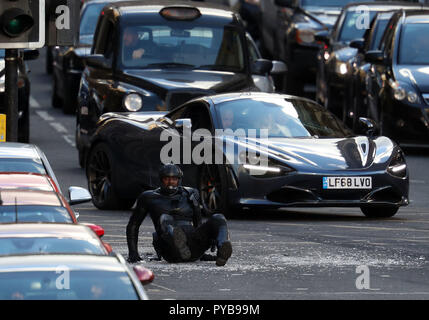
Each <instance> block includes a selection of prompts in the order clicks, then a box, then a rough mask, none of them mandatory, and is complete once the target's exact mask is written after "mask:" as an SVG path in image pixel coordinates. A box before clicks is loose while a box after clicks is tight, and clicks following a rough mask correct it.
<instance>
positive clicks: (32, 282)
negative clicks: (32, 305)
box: [0, 265, 138, 300]
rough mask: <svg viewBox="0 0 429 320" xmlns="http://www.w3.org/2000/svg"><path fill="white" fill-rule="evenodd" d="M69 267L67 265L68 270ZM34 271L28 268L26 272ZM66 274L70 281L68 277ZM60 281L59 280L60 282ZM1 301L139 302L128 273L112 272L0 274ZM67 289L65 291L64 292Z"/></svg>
mask: <svg viewBox="0 0 429 320" xmlns="http://www.w3.org/2000/svg"><path fill="white" fill-rule="evenodd" d="M66 267H67V266H64V269H65V270H67V269H66ZM29 268H31V265H29V266H28V267H27V268H26V270H28V269H29ZM61 275H63V278H59V277H60V276H61ZM65 275H67V278H66V277H65ZM58 279H59V280H60V281H59V280H58ZM0 287H1V288H2V290H1V292H0V299H1V300H137V299H138V296H137V293H136V290H135V289H134V286H133V284H132V282H131V280H130V278H129V276H128V274H127V273H125V272H119V271H109V270H104V269H100V270H91V271H80V270H71V271H69V272H68V273H67V274H66V273H65V271H63V272H60V273H58V272H57V270H56V269H53V270H49V271H21V270H19V272H11V271H4V270H2V271H0ZM65 289H66V290H65Z"/></svg>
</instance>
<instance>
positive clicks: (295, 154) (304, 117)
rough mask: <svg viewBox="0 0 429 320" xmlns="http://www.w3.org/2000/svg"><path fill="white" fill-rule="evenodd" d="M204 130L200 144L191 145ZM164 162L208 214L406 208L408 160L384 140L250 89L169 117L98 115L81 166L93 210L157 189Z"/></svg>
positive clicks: (310, 105) (306, 104) (292, 100)
mask: <svg viewBox="0 0 429 320" xmlns="http://www.w3.org/2000/svg"><path fill="white" fill-rule="evenodd" d="M228 110H229V111H230V112H232V113H233V117H232V118H233V120H232V121H230V122H229V124H228V122H227V121H225V120H223V119H224V112H228ZM266 120H268V122H267V121H266ZM186 128H188V129H189V128H192V129H189V130H192V142H190V138H189V137H191V132H190V131H185V129H186ZM188 129H186V130H188ZM228 129H230V130H228ZM263 129H266V130H267V131H266V132H265V133H267V132H268V134H267V135H265V136H263V134H265V133H264V132H263ZM219 130H220V131H219ZM243 130H244V131H243ZM252 130H254V131H252ZM257 130H260V131H257ZM203 132H204V134H205V137H207V139H208V140H203V142H204V143H206V144H204V143H203V144H201V143H199V142H201V140H200V139H199V138H196V139H195V137H196V136H195V135H199V134H202V135H204V134H203ZM253 134H254V135H253ZM169 137H171V140H170V138H169ZM174 139H177V140H176V142H178V143H181V144H180V146H178V144H175V142H174ZM166 141H168V143H167V142H166ZM170 142H171V144H170ZM186 143H188V145H187V144H186ZM201 146H208V147H207V148H208V149H207V150H209V151H206V149H205V150H204V152H203V154H202V153H201V149H199V148H200V147H201ZM170 147H172V148H171V150H170V149H169V148H170ZM182 148H183V150H182ZM211 148H213V149H214V150H213V151H212V153H211V154H210V150H212V149H211ZM198 151H199V152H198ZM191 153H192V157H191ZM263 155H264V158H263V160H264V161H265V162H262V156H263ZM199 157H201V158H199ZM214 158H215V159H214ZM186 159H187V160H186ZM170 161H171V162H173V163H178V164H181V167H182V169H183V171H184V179H183V185H185V186H192V187H194V188H198V189H199V191H200V194H201V199H202V202H203V205H204V207H205V208H206V209H207V210H208V211H209V212H216V211H221V212H223V213H224V214H226V215H228V214H232V213H233V212H236V211H237V210H239V209H240V208H243V207H253V208H254V207H265V208H279V207H299V206H302V207H323V206H325V207H330V206H351V207H360V208H361V209H362V211H363V212H364V213H365V214H366V215H368V216H379V217H381V216H392V215H393V214H395V213H396V212H397V210H398V208H399V207H400V206H402V205H406V204H408V169H407V165H406V162H405V158H404V156H403V154H402V151H401V149H400V148H399V147H398V146H397V145H396V144H395V143H394V142H392V141H391V140H390V139H389V138H387V137H371V136H369V137H368V136H356V135H353V134H352V132H351V131H350V130H349V129H347V128H346V127H344V126H343V125H342V123H341V121H340V120H338V119H337V118H336V117H335V116H334V115H333V114H331V113H330V112H329V111H327V110H326V109H325V108H323V107H322V106H320V105H318V104H316V103H315V102H313V101H311V100H308V99H304V98H299V97H293V96H286V95H279V94H269V93H255V92H253V93H231V94H223V95H216V96H209V97H202V98H199V99H195V100H192V101H190V102H188V103H186V104H184V105H182V106H181V107H179V108H177V109H175V110H173V111H171V112H169V113H168V114H165V113H159V112H158V113H155V112H152V113H151V112H138V113H134V114H130V113H128V114H122V115H121V114H117V113H109V114H105V115H103V116H102V117H101V119H100V122H99V123H98V129H97V132H96V134H95V135H94V136H93V139H92V145H91V150H90V152H89V156H88V162H87V166H86V168H87V171H86V173H87V179H88V186H89V189H90V192H91V194H92V196H93V203H94V204H95V205H96V206H97V207H98V208H102V209H109V208H110V209H111V208H115V207H121V206H122V207H129V206H131V205H132V204H133V202H134V200H135V199H136V197H137V196H138V195H139V193H140V192H141V191H142V190H146V189H153V188H156V187H157V186H158V185H159V177H158V168H159V167H160V165H161V162H162V163H169V162H170ZM365 179H367V181H368V185H365V186H364V185H363V184H362V183H363V181H364V180H365ZM356 181H357V182H356Z"/></svg>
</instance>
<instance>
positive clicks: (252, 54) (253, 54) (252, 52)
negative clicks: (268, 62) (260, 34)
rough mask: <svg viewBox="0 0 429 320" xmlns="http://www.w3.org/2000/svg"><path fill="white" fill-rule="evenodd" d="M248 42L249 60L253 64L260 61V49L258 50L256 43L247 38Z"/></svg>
mask: <svg viewBox="0 0 429 320" xmlns="http://www.w3.org/2000/svg"><path fill="white" fill-rule="evenodd" d="M246 41H247V48H248V49H249V59H250V62H251V63H252V62H254V61H256V60H258V59H260V58H261V55H260V54H259V52H258V49H257V48H256V46H255V43H254V42H253V41H251V40H250V39H247V38H246Z"/></svg>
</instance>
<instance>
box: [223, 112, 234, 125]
mask: <svg viewBox="0 0 429 320" xmlns="http://www.w3.org/2000/svg"><path fill="white" fill-rule="evenodd" d="M233 121H234V113H233V112H232V111H231V110H226V111H224V112H222V126H223V127H224V129H227V128H231V127H232V123H233Z"/></svg>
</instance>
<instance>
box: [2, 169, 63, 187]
mask: <svg viewBox="0 0 429 320" xmlns="http://www.w3.org/2000/svg"><path fill="white" fill-rule="evenodd" d="M11 189H25V190H39V191H54V190H55V189H54V186H53V181H52V180H51V179H50V178H49V177H48V176H47V175H43V174H37V173H20V172H0V190H2V191H3V190H11Z"/></svg>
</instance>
